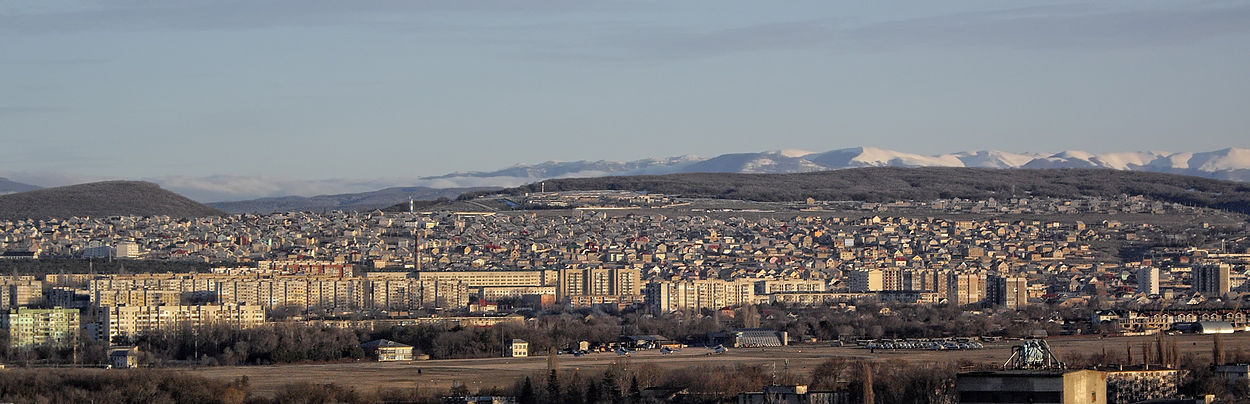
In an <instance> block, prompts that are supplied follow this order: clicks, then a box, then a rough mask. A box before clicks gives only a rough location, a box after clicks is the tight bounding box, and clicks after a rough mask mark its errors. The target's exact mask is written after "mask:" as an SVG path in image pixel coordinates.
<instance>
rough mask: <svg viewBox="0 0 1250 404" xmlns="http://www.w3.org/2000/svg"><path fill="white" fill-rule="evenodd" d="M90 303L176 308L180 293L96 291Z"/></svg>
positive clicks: (156, 290) (93, 291) (121, 290)
mask: <svg viewBox="0 0 1250 404" xmlns="http://www.w3.org/2000/svg"><path fill="white" fill-rule="evenodd" d="M90 292H91V303H93V304H95V305H96V306H177V305H179V304H181V302H182V292H180V291H178V290H173V289H96V290H92V291H90Z"/></svg>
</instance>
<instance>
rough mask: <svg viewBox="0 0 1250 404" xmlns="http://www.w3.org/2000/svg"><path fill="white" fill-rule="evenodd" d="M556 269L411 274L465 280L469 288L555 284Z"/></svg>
mask: <svg viewBox="0 0 1250 404" xmlns="http://www.w3.org/2000/svg"><path fill="white" fill-rule="evenodd" d="M557 275H558V271H556V270H478V271H418V272H413V276H414V277H415V278H417V279H421V280H442V279H455V280H461V281H464V282H466V283H467V284H468V285H469V287H470V288H477V287H482V286H555V285H556V284H557Z"/></svg>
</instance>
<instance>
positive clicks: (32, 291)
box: [0, 275, 43, 309]
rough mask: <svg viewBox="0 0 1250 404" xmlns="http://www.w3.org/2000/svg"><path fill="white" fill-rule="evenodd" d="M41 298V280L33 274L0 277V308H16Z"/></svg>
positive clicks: (38, 300) (33, 302)
mask: <svg viewBox="0 0 1250 404" xmlns="http://www.w3.org/2000/svg"><path fill="white" fill-rule="evenodd" d="M42 300H43V282H42V281H39V280H37V279H35V277H34V276H29V275H18V276H4V277H0V309H9V308H17V307H22V306H29V305H32V304H35V303H39V302H40V301H42Z"/></svg>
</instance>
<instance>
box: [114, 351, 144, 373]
mask: <svg viewBox="0 0 1250 404" xmlns="http://www.w3.org/2000/svg"><path fill="white" fill-rule="evenodd" d="M109 366H112V367H113V369H133V368H136V367H139V347H136V346H125V347H113V348H109Z"/></svg>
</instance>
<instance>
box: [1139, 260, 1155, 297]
mask: <svg viewBox="0 0 1250 404" xmlns="http://www.w3.org/2000/svg"><path fill="white" fill-rule="evenodd" d="M1137 293H1141V294H1144V295H1147V296H1150V295H1157V294H1159V268H1156V267H1142V268H1141V269H1138V270H1137Z"/></svg>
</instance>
